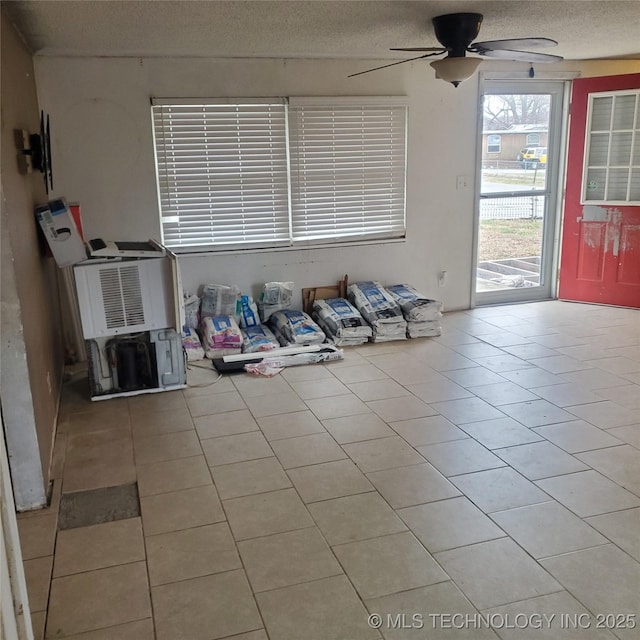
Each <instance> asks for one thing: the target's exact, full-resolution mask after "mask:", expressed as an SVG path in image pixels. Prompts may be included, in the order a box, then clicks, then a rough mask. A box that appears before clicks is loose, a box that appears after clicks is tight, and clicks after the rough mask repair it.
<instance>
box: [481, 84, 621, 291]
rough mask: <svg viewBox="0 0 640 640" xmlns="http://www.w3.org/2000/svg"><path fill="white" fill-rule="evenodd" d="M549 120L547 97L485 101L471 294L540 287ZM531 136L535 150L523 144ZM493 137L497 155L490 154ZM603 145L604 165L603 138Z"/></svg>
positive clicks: (500, 96)
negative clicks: (534, 138) (535, 140)
mask: <svg viewBox="0 0 640 640" xmlns="http://www.w3.org/2000/svg"><path fill="white" fill-rule="evenodd" d="M550 115H551V95H550V94H546V93H538V94H520V93H517V94H516V93H513V94H511V93H510V94H495V95H487V96H485V98H484V111H483V147H482V168H481V172H480V178H481V179H480V203H479V216H480V219H479V226H478V229H479V231H478V263H477V271H476V293H483V292H490V291H500V290H505V291H507V290H512V289H523V288H533V287H540V286H541V285H542V284H543V279H544V276H543V273H544V270H543V269H542V256H543V245H544V237H545V212H546V209H547V199H548V189H549V185H548V180H549V176H548V171H547V154H548V147H547V145H548V141H549V124H550ZM607 124H608V123H607ZM532 133H535V134H536V135H537V136H539V137H538V140H539V144H538V145H536V146H531V145H528V144H527V142H528V140H530V139H531V138H530V136H531V134H532ZM496 135H500V137H501V147H500V152H495V151H494V152H489V147H488V145H487V142H488V141H489V140H490V139H494V138H495V136H496ZM602 145H603V147H604V158H605V160H606V157H607V148H608V137H607V138H604V139H603V142H602Z"/></svg>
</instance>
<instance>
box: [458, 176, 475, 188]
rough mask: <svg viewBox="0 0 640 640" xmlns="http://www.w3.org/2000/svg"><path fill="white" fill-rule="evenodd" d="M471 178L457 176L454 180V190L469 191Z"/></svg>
mask: <svg viewBox="0 0 640 640" xmlns="http://www.w3.org/2000/svg"><path fill="white" fill-rule="evenodd" d="M470 187H471V178H470V177H469V176H458V177H457V179H456V189H469V188H470Z"/></svg>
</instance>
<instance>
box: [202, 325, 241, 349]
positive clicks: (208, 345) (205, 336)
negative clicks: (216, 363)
mask: <svg viewBox="0 0 640 640" xmlns="http://www.w3.org/2000/svg"><path fill="white" fill-rule="evenodd" d="M200 335H201V337H202V342H203V346H204V351H205V353H206V355H207V358H211V359H213V358H221V357H222V356H230V355H234V354H236V353H240V352H241V351H242V333H241V332H240V327H239V326H238V323H237V322H236V320H235V318H234V317H233V316H207V317H206V318H203V319H202V324H201V325H200Z"/></svg>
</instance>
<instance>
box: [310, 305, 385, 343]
mask: <svg viewBox="0 0 640 640" xmlns="http://www.w3.org/2000/svg"><path fill="white" fill-rule="evenodd" d="M312 318H313V319H314V320H315V321H316V322H317V323H318V325H319V326H320V327H321V328H322V330H323V331H324V332H325V333H326V334H327V337H328V338H329V339H330V340H332V341H333V343H334V344H336V345H338V346H343V345H345V346H346V345H358V344H363V343H365V342H368V341H369V338H371V337H372V335H373V330H372V329H371V327H370V326H369V325H368V324H367V323H366V322H365V320H364V318H363V317H362V315H360V312H359V311H358V310H357V309H356V308H355V307H354V306H353V305H352V304H351V303H350V302H349V301H348V300H345V299H344V298H328V299H326V300H316V301H315V302H314V303H313V314H312Z"/></svg>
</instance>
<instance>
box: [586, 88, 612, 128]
mask: <svg viewBox="0 0 640 640" xmlns="http://www.w3.org/2000/svg"><path fill="white" fill-rule="evenodd" d="M612 108H613V96H607V97H604V98H595V99H594V101H593V110H592V112H591V131H609V129H610V128H611V110H612Z"/></svg>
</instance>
